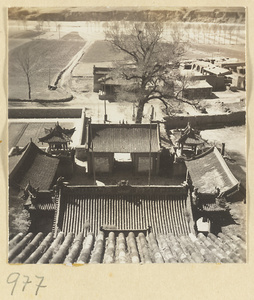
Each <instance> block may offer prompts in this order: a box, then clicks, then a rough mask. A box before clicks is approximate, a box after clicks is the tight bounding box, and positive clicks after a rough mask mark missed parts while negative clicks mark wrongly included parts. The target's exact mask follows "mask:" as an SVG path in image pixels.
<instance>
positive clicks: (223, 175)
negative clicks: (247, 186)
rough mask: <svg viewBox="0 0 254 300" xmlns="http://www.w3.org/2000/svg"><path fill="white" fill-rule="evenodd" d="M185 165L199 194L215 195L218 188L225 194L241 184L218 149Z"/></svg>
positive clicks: (214, 148) (188, 161)
mask: <svg viewBox="0 0 254 300" xmlns="http://www.w3.org/2000/svg"><path fill="white" fill-rule="evenodd" d="M185 164H186V167H187V169H188V171H189V174H190V177H191V180H192V183H193V185H194V187H195V188H197V189H198V192H199V193H213V192H214V191H215V189H216V188H219V189H220V192H221V193H225V192H227V191H230V190H232V189H233V188H234V187H237V186H238V184H239V182H238V181H237V179H236V178H235V177H234V175H233V174H232V173H231V171H230V169H229V168H228V166H227V164H226V162H225V161H224V159H223V157H222V156H221V154H220V152H219V151H218V149H217V148H216V147H212V148H211V149H209V150H208V151H207V152H204V153H202V154H200V155H198V156H196V157H194V158H193V159H191V160H185Z"/></svg>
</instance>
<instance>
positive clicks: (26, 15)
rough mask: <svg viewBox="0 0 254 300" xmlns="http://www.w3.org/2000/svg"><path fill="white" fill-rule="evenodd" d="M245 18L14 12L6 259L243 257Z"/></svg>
mask: <svg viewBox="0 0 254 300" xmlns="http://www.w3.org/2000/svg"><path fill="white" fill-rule="evenodd" d="M245 16H246V14H245V9H244V8H243V7H227V8H223V7H197V8H195V9H194V8H189V7H178V8H168V9H167V8H164V7H163V8H160V7H158V8H155V7H153V8H149V7H142V8H141V7H140V8H137V7H135V8H134V7H122V8H120V7H119V8H117V7H114V8H110V7H107V8H106V7H105V8H103V7H93V8H92V7H89V8H85V7H75V8H66V7H65V8H42V7H40V8H38V7H12V8H9V10H8V29H9V33H8V46H9V49H8V58H9V65H8V76H9V79H8V90H9V91H8V131H9V149H8V151H9V155H8V156H9V157H8V160H9V174H8V176H9V199H8V201H9V252H8V261H9V263H10V264H13V263H22V264H69V265H70V264H75V263H77V264H87V263H89V264H90V263H99V264H108V263H128V264H130V263H141V264H143V263H244V262H246V154H245V153H246V148H245V147H246V146H245V140H246V133H245V132H246V84H245V83H246V78H245V73H246V72H245V71H246V63H245V61H246V55H245V43H246V39H245V38H246V35H245V33H246V28H245Z"/></svg>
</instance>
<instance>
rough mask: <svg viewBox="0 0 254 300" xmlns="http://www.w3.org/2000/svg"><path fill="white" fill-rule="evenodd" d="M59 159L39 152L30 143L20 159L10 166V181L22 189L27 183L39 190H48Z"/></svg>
mask: <svg viewBox="0 0 254 300" xmlns="http://www.w3.org/2000/svg"><path fill="white" fill-rule="evenodd" d="M58 164H59V159H58V158H56V157H53V156H52V155H50V154H48V153H46V152H44V151H42V150H40V149H39V148H38V147H37V146H36V145H35V144H34V143H33V142H30V143H29V144H28V145H27V146H26V147H25V150H24V151H23V152H22V155H21V156H20V159H19V160H18V161H17V162H16V165H15V166H12V169H11V172H10V173H9V176H10V180H11V181H14V182H15V183H17V184H18V185H19V186H21V187H22V188H24V187H25V186H26V185H27V184H28V182H29V181H30V184H31V185H32V186H33V187H35V188H37V187H39V189H40V190H48V189H49V188H50V187H51V184H52V182H53V179H54V177H55V175H56V170H57V168H58Z"/></svg>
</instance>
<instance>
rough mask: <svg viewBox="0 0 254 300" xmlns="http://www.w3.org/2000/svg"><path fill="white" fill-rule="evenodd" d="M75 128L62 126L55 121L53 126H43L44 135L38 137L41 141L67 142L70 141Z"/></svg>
mask: <svg viewBox="0 0 254 300" xmlns="http://www.w3.org/2000/svg"><path fill="white" fill-rule="evenodd" d="M74 131H75V128H71V129H66V128H62V127H61V126H60V125H59V123H58V122H57V123H56V125H55V127H54V128H50V129H48V128H45V133H46V135H45V136H44V137H41V138H39V141H40V142H42V143H67V142H71V141H72V140H71V137H72V135H73V133H74Z"/></svg>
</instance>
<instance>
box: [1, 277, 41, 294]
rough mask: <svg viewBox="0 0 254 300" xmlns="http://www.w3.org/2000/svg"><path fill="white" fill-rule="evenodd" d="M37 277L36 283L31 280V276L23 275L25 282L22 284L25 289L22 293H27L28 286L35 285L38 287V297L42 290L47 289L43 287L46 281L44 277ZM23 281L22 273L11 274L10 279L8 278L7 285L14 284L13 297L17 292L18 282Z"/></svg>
mask: <svg viewBox="0 0 254 300" xmlns="http://www.w3.org/2000/svg"><path fill="white" fill-rule="evenodd" d="M35 277H36V278H37V279H36V282H33V281H31V280H30V278H29V276H26V275H23V281H22V284H23V288H22V292H24V291H25V289H26V286H27V285H28V284H35V286H36V290H35V295H36V296H37V295H38V292H39V290H40V288H45V287H47V286H46V285H42V283H43V280H44V277H43V276H36V275H35ZM19 280H21V279H20V273H18V272H16V273H11V274H10V275H9V276H8V277H7V283H8V284H13V287H12V290H11V295H13V293H14V292H15V289H16V285H17V283H18V281H19Z"/></svg>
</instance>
